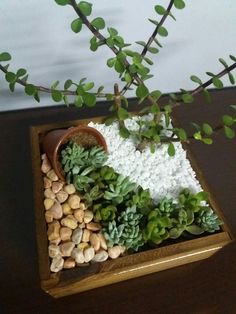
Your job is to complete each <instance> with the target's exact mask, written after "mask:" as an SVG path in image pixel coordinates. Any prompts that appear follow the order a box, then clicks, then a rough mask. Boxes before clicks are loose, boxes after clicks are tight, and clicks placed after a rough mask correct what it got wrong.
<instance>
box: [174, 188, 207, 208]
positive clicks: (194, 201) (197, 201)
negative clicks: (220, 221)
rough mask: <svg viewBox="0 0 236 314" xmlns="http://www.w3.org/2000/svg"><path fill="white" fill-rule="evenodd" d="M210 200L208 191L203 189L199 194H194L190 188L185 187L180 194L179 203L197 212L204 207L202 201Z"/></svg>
mask: <svg viewBox="0 0 236 314" xmlns="http://www.w3.org/2000/svg"><path fill="white" fill-rule="evenodd" d="M207 200H208V193H207V192H205V191H201V192H199V193H197V194H192V193H191V192H190V190H189V189H184V190H183V191H182V192H181V193H180V195H179V204H180V206H181V207H182V208H185V209H191V210H192V211H194V212H197V211H199V210H200V208H201V207H202V201H207Z"/></svg>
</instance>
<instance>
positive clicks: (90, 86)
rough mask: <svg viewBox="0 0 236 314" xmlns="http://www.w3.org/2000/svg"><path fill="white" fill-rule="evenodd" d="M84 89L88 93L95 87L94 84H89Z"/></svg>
mask: <svg viewBox="0 0 236 314" xmlns="http://www.w3.org/2000/svg"><path fill="white" fill-rule="evenodd" d="M83 87H84V90H85V91H88V90H90V89H92V88H93V87H94V83H93V82H89V83H87V84H85V85H84V86H83Z"/></svg>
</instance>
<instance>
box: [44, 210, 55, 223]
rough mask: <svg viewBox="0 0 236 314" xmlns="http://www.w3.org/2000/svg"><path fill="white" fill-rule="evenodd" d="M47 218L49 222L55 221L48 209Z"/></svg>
mask: <svg viewBox="0 0 236 314" xmlns="http://www.w3.org/2000/svg"><path fill="white" fill-rule="evenodd" d="M45 220H46V222H47V223H50V222H53V214H52V213H51V212H50V211H48V210H47V211H46V212H45Z"/></svg>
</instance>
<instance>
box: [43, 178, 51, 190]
mask: <svg viewBox="0 0 236 314" xmlns="http://www.w3.org/2000/svg"><path fill="white" fill-rule="evenodd" d="M51 186H52V181H51V180H50V179H48V178H47V177H44V178H43V187H44V188H45V189H49V188H50V187H51Z"/></svg>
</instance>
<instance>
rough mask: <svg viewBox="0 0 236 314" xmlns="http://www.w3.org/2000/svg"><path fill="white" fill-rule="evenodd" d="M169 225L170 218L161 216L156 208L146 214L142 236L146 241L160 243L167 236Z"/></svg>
mask: <svg viewBox="0 0 236 314" xmlns="http://www.w3.org/2000/svg"><path fill="white" fill-rule="evenodd" d="M170 226H171V220H170V218H168V217H166V216H164V217H162V216H160V214H159V213H158V211H157V210H152V211H151V212H150V213H149V215H148V221H147V224H146V226H145V228H144V230H143V237H144V239H145V240H146V241H149V242H151V243H154V244H160V243H161V242H162V241H163V240H166V239H167V238H168V237H169V232H168V227H170Z"/></svg>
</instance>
